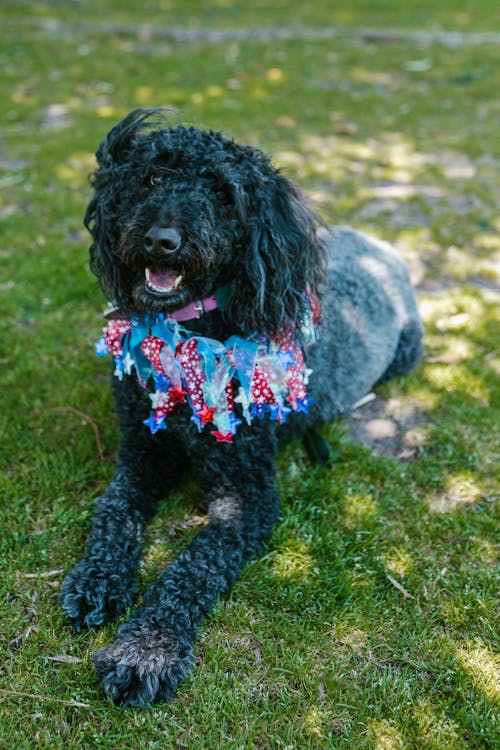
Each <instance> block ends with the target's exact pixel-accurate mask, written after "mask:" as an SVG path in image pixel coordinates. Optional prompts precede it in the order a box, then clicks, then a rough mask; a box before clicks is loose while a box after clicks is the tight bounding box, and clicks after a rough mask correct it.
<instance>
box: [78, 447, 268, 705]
mask: <svg viewBox="0 0 500 750" xmlns="http://www.w3.org/2000/svg"><path fill="white" fill-rule="evenodd" d="M238 437H239V436H238ZM267 442H268V445H267V450H266V449H265V448H264V449H263V446H257V448H256V449H255V448H253V451H254V452H253V455H250V454H249V453H248V452H246V453H245V451H243V453H241V451H238V449H237V445H234V446H232V447H231V448H228V449H227V451H226V450H225V449H222V448H221V447H220V446H219V447H218V455H213V456H212V457H207V456H205V457H204V461H203V466H202V467H201V468H200V467H198V471H197V473H198V474H199V478H200V480H201V481H202V482H203V483H204V487H206V488H207V489H208V490H209V511H208V514H209V524H208V526H206V527H205V528H204V529H203V530H202V531H201V533H200V534H199V535H198V536H197V537H196V539H195V540H194V541H193V543H192V544H191V545H190V547H189V548H188V549H187V550H186V551H185V552H184V553H183V554H181V555H180V557H179V558H178V559H177V560H176V561H175V562H174V563H173V564H172V565H170V566H169V567H168V568H167V569H166V571H165V573H164V575H163V576H162V578H160V579H159V580H158V581H157V582H156V583H155V584H153V585H152V586H151V587H150V589H149V590H148V591H147V592H146V595H145V598H144V604H143V606H142V607H141V608H140V609H138V610H137V611H136V612H135V613H134V614H133V615H132V617H131V619H130V620H129V621H128V622H127V623H126V624H125V625H123V626H122V627H121V628H120V629H119V631H118V633H117V638H116V640H115V642H114V643H112V644H111V645H110V646H107V647H105V648H103V649H100V650H99V651H97V652H96V653H95V654H94V656H93V661H94V664H95V666H96V667H97V669H98V671H99V673H100V675H101V678H102V680H103V683H104V687H105V689H106V691H107V693H108V694H109V695H111V696H112V698H113V699H114V700H115V701H116V702H118V703H121V704H122V705H125V706H145V705H147V704H149V703H153V702H155V701H158V700H162V699H168V698H170V697H171V696H172V695H173V694H174V693H175V691H176V689H177V686H178V684H179V682H180V680H181V679H182V678H183V677H184V676H185V675H186V674H187V672H188V671H189V669H190V667H191V665H192V662H193V644H194V639H195V635H196V631H197V628H198V626H199V624H200V623H201V621H202V620H203V618H204V617H205V615H206V614H207V613H208V612H210V610H211V609H212V608H213V607H214V605H215V603H216V601H217V598H218V597H219V596H220V595H221V594H224V593H225V592H227V591H228V589H229V588H230V587H231V585H232V584H233V582H234V581H235V579H236V578H237V576H238V575H239V573H240V572H241V570H242V568H243V566H244V564H245V562H246V561H247V560H248V559H249V558H250V557H251V556H253V555H257V554H259V553H260V552H261V550H262V547H263V544H264V542H265V541H266V539H267V538H268V537H269V535H270V533H271V531H272V528H273V526H274V524H275V522H276V521H277V518H278V513H279V509H278V495H277V490H276V487H275V479H274V445H273V444H269V443H270V441H267ZM224 448H225V446H224ZM229 451H232V452H231V453H230V452H229Z"/></svg>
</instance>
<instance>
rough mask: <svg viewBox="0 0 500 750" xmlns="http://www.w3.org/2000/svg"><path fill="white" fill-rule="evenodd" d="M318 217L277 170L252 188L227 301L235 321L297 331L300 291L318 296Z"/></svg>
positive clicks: (270, 329)
mask: <svg viewBox="0 0 500 750" xmlns="http://www.w3.org/2000/svg"><path fill="white" fill-rule="evenodd" d="M318 222H319V223H321V220H320V219H319V218H318V217H317V216H316V215H315V214H314V213H313V212H312V211H311V209H310V208H309V206H308V204H307V200H306V198H305V196H304V195H303V194H302V193H301V192H300V190H299V189H298V188H297V187H296V186H295V185H293V184H292V183H291V182H290V181H289V180H287V179H286V178H285V177H284V176H283V175H281V174H279V172H275V174H274V175H273V178H272V179H271V180H266V182H265V185H264V186H263V187H259V188H257V189H256V191H255V192H253V191H252V193H251V194H250V195H249V197H248V215H247V227H248V231H247V236H246V238H245V243H244V247H243V252H242V257H241V261H240V264H239V265H240V267H239V268H238V270H237V271H236V283H234V284H232V285H231V286H230V288H229V293H228V303H227V307H228V311H229V315H230V317H231V318H232V319H233V320H236V321H237V322H238V323H239V324H240V326H242V327H246V326H248V325H250V326H252V327H254V328H256V329H257V330H258V331H259V332H263V333H267V334H270V335H272V334H275V333H276V332H277V331H278V330H279V329H280V327H281V326H282V325H283V323H285V322H286V323H287V324H289V325H291V326H292V327H293V328H294V329H296V330H297V331H300V326H301V323H302V321H303V316H304V311H305V305H306V295H308V294H309V293H312V294H313V295H314V296H316V297H319V294H320V292H319V288H318V287H319V284H320V281H321V278H322V277H323V270H324V269H323V265H324V264H323V256H324V252H323V245H322V242H321V240H320V239H319V238H318V235H317V232H316V226H317V224H318Z"/></svg>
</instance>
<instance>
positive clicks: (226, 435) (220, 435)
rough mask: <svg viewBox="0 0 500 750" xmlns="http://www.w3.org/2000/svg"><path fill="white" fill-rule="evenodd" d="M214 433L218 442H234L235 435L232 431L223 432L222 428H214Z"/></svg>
mask: <svg viewBox="0 0 500 750" xmlns="http://www.w3.org/2000/svg"><path fill="white" fill-rule="evenodd" d="M212 435H213V436H214V438H215V439H216V440H217V442H218V443H232V442H233V436H232V435H231V433H230V432H221V431H220V430H214V432H212Z"/></svg>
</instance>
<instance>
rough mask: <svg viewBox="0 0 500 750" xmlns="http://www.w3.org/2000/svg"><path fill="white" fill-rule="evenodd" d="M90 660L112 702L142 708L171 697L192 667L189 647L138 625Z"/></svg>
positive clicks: (168, 635)
mask: <svg viewBox="0 0 500 750" xmlns="http://www.w3.org/2000/svg"><path fill="white" fill-rule="evenodd" d="M92 661H93V662H94V665H95V667H96V669H97V671H98V672H99V675H100V677H101V679H102V681H103V684H104V689H105V690H106V692H107V694H108V695H110V696H111V697H112V698H113V700H114V701H115V703H118V704H120V705H122V706H139V707H143V706H147V705H149V704H151V703H156V702H157V701H160V700H168V699H169V698H171V697H172V696H173V695H174V693H175V692H176V690H177V687H178V685H179V683H180V681H181V680H182V679H183V678H184V677H185V676H186V675H187V673H188V672H189V670H190V668H191V666H192V664H193V644H192V641H191V640H189V639H184V640H183V639H182V638H179V637H177V636H172V635H170V634H167V633H162V632H161V631H160V630H158V629H157V628H155V627H152V626H142V627H141V628H140V629H139V628H138V629H137V630H133V631H129V632H128V633H127V635H126V636H125V637H120V636H118V638H117V640H116V641H115V642H114V643H112V644H111V645H110V646H106V647H105V648H101V649H99V651H96V652H95V653H94V654H93V655H92Z"/></svg>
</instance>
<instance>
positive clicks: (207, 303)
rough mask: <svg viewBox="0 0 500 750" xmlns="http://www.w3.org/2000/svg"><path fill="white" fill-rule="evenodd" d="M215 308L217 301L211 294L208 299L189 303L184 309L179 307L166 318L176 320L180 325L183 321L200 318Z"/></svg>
mask: <svg viewBox="0 0 500 750" xmlns="http://www.w3.org/2000/svg"><path fill="white" fill-rule="evenodd" d="M217 307H218V305H217V300H216V298H215V295H214V294H212V295H211V296H210V297H205V298H204V299H198V300H194V301H193V302H190V303H189V305H186V307H181V309H180V310H175V311H174V312H173V313H169V314H168V317H169V318H172V319H173V320H176V321H177V322H178V323H182V322H183V321H185V320H195V319H196V318H201V316H202V315H203V314H204V313H207V312H210V311H211V310H216V309H217Z"/></svg>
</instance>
